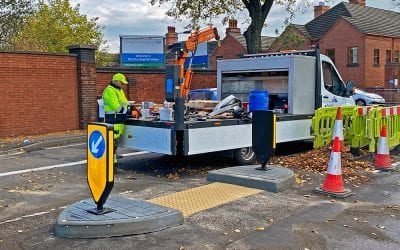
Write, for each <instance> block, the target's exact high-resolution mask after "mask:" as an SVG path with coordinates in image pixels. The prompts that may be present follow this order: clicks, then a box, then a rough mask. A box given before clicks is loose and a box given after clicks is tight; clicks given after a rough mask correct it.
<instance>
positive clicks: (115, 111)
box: [103, 83, 128, 124]
mask: <svg viewBox="0 0 400 250" xmlns="http://www.w3.org/2000/svg"><path fill="white" fill-rule="evenodd" d="M103 101H104V113H105V118H106V122H107V123H111V124H115V123H124V122H125V119H126V111H127V109H128V99H126V97H125V93H124V91H123V90H122V89H121V88H119V87H117V86H115V85H113V84H112V83H111V84H109V85H108V86H107V88H105V89H104V92H103Z"/></svg>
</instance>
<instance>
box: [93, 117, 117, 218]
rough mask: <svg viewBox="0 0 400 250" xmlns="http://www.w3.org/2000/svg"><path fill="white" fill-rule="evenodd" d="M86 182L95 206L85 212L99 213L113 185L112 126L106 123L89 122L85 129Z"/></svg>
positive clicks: (103, 209) (101, 211)
mask: <svg viewBox="0 0 400 250" xmlns="http://www.w3.org/2000/svg"><path fill="white" fill-rule="evenodd" d="M87 135H88V136H87V138H88V140H87V143H88V145H87V159H88V162H87V182H88V184H89V188H90V191H91V193H92V196H93V200H94V202H95V203H96V205H97V207H96V208H94V209H90V210H87V212H89V213H92V214H96V215H101V214H106V213H109V212H112V211H114V210H113V209H109V208H104V207H103V205H104V203H105V202H106V200H107V198H108V196H109V194H110V193H111V190H112V188H113V186H114V171H113V170H114V152H113V150H114V128H113V126H112V125H111V124H107V123H89V124H88V129H87Z"/></svg>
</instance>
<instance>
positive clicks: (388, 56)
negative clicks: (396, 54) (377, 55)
mask: <svg viewBox="0 0 400 250" xmlns="http://www.w3.org/2000/svg"><path fill="white" fill-rule="evenodd" d="M391 61H392V51H390V50H386V62H387V63H390V62H391Z"/></svg>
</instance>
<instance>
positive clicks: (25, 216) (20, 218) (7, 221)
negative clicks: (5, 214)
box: [0, 211, 50, 225]
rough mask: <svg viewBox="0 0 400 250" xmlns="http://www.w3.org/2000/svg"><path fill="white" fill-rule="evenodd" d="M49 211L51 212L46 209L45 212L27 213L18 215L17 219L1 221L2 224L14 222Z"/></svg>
mask: <svg viewBox="0 0 400 250" xmlns="http://www.w3.org/2000/svg"><path fill="white" fill-rule="evenodd" d="M48 213H50V212H48V211H45V212H39V213H34V214H27V215H23V216H21V217H17V218H15V219H11V220H6V221H2V222H0V225H1V224H6V223H10V222H14V221H19V220H22V219H23V218H29V217H36V216H40V215H43V214H48Z"/></svg>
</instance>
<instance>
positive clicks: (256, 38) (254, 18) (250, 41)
mask: <svg viewBox="0 0 400 250" xmlns="http://www.w3.org/2000/svg"><path fill="white" fill-rule="evenodd" d="M274 1H275V0H265V1H260V0H242V2H243V4H244V5H245V6H246V9H247V10H248V11H249V14H250V18H251V23H250V25H249V27H248V28H247V30H246V31H245V32H244V37H245V38H246V46H247V53H249V54H255V53H260V52H261V30H262V28H263V26H264V22H265V19H266V18H267V16H268V14H269V11H270V10H271V7H272V5H273V3H274ZM262 2H263V3H262Z"/></svg>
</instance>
